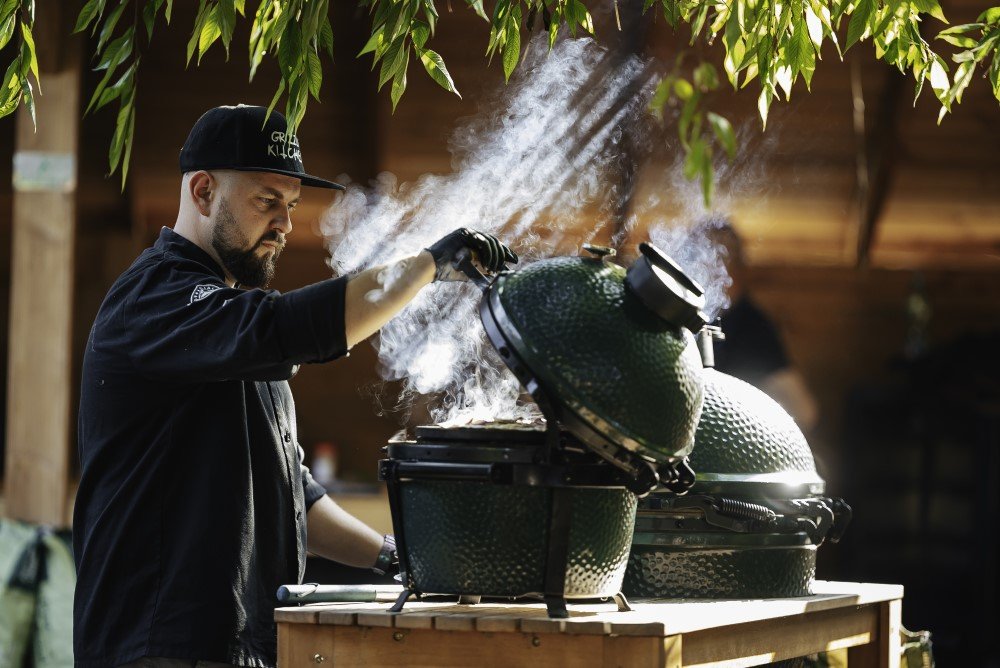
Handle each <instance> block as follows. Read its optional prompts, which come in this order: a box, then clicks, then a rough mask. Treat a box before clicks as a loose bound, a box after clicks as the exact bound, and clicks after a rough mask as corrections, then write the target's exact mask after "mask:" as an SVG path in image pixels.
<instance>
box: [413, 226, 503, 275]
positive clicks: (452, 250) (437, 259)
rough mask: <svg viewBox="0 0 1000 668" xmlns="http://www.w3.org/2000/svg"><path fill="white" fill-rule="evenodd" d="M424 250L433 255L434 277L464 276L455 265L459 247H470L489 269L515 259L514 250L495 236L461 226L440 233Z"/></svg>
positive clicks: (491, 270)
mask: <svg viewBox="0 0 1000 668" xmlns="http://www.w3.org/2000/svg"><path fill="white" fill-rule="evenodd" d="M427 250H428V251H430V254H431V255H432V256H433V257H434V264H435V266H436V267H437V271H436V272H435V273H434V280H435V281H465V280H468V278H469V277H468V276H467V275H465V274H464V273H463V272H462V271H461V270H459V269H458V267H457V266H456V265H457V264H458V263H459V262H460V261H461V260H462V257H463V251H465V252H466V253H468V252H470V251H471V252H472V254H473V257H474V259H476V260H477V261H478V262H479V264H480V265H481V266H482V267H483V269H485V270H486V271H488V272H492V273H495V272H498V271H500V270H501V269H503V268H504V265H505V264H506V263H507V262H512V263H516V262H517V254H516V253H515V252H514V251H512V250H511V249H510V248H508V247H507V246H505V245H504V244H503V243H502V242H501V241H500V240H499V239H497V238H496V237H494V236H492V235H490V234H485V233H483V232H475V231H473V230H468V229H466V228H464V227H462V228H459V229H457V230H455V231H454V232H452V233H451V234H449V235H448V236H446V237H443V238H442V239H440V240H439V241H437V242H435V243H434V245H432V246H430V247H429V248H428V249H427Z"/></svg>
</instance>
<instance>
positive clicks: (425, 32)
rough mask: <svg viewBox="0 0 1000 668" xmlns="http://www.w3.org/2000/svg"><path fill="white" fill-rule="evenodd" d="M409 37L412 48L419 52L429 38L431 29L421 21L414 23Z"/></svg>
mask: <svg viewBox="0 0 1000 668" xmlns="http://www.w3.org/2000/svg"><path fill="white" fill-rule="evenodd" d="M410 36H411V37H412V38H413V46H414V47H416V49H417V51H420V50H421V49H423V48H424V46H425V45H426V44H427V40H428V39H429V38H430V36H431V27H430V26H429V25H427V24H426V23H424V22H423V21H414V22H413V28H412V29H411V30H410Z"/></svg>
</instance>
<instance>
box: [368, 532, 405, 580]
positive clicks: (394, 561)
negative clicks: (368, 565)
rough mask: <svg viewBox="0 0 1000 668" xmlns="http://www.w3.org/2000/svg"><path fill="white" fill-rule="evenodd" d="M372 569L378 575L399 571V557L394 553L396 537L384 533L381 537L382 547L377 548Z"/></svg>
mask: <svg viewBox="0 0 1000 668" xmlns="http://www.w3.org/2000/svg"><path fill="white" fill-rule="evenodd" d="M372 570H373V571H375V573H377V574H378V575H385V574H386V573H392V574H396V573H398V572H399V557H398V556H397V555H396V537H395V536H393V535H392V534H386V535H385V536H383V537H382V549H381V550H379V553H378V557H376V558H375V564H374V565H373V566H372Z"/></svg>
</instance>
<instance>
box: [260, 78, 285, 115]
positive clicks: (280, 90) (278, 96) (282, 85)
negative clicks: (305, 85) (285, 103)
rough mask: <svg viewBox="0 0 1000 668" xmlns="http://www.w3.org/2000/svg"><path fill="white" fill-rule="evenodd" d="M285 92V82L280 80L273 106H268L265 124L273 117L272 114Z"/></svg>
mask: <svg viewBox="0 0 1000 668" xmlns="http://www.w3.org/2000/svg"><path fill="white" fill-rule="evenodd" d="M284 92H285V80H284V79H280V80H279V81H278V88H277V90H275V91H274V97H272V98H271V104H269V105H267V113H266V114H265V115H264V122H265V123H267V119H268V118H270V117H271V112H272V111H274V107H275V105H277V104H278V100H279V99H281V94H282V93H284Z"/></svg>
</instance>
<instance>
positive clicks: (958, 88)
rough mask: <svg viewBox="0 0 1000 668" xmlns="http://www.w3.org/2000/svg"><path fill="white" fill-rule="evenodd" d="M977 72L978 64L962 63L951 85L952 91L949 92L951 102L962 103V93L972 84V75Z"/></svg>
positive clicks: (956, 70)
mask: <svg viewBox="0 0 1000 668" xmlns="http://www.w3.org/2000/svg"><path fill="white" fill-rule="evenodd" d="M975 71H976V64H975V63H972V62H965V63H961V64H960V65H959V66H958V67H957V68H956V69H955V77H954V79H953V83H952V85H951V90H949V91H948V97H949V99H950V100H953V101H955V102H959V103H960V102H961V101H962V93H963V92H965V89H966V88H967V87H968V86H969V83H971V82H972V75H973V74H974V73H975Z"/></svg>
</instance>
